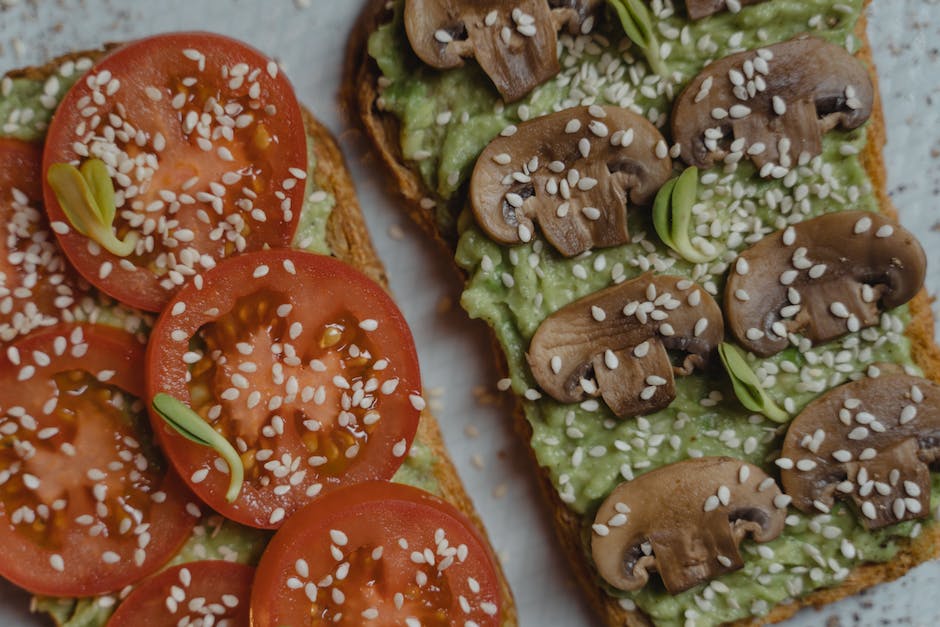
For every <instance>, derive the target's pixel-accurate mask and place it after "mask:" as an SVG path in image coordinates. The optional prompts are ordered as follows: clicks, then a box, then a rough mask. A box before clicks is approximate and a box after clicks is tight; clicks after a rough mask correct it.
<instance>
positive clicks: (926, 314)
mask: <svg viewBox="0 0 940 627" xmlns="http://www.w3.org/2000/svg"><path fill="white" fill-rule="evenodd" d="M870 2H871V0H865V8H866V9H867V7H868V5H869V4H870ZM386 4H387V3H386V1H385V0H369V2H368V3H367V4H366V6H365V8H364V10H363V12H362V14H361V15H360V17H359V20H358V22H357V24H356V26H355V29H354V30H353V33H352V35H351V37H350V39H349V42H348V45H347V54H346V66H345V69H344V71H345V77H346V78H345V81H344V83H345V89H344V94H343V96H344V99H345V100H346V101H347V102H348V103H349V106H350V111H352V112H355V114H356V115H357V116H358V118H357V119H356V120H354V122H355V123H357V124H358V125H359V126H360V127H361V128H362V129H363V131H364V132H365V133H366V135H367V136H368V137H369V138H370V140H371V142H372V144H373V147H374V148H375V150H376V152H377V153H378V156H379V158H380V159H381V160H382V162H384V163H385V165H386V166H387V177H386V182H387V186H388V188H389V190H390V192H391V193H392V194H393V195H397V196H401V197H402V198H403V199H404V201H405V204H404V206H403V208H404V210H405V211H406V212H407V214H408V215H409V217H410V218H411V219H412V220H413V221H414V222H416V223H417V224H418V225H419V226H420V227H421V228H422V229H423V230H424V231H425V233H427V234H428V236H430V237H431V238H433V239H434V240H435V241H436V242H438V243H439V244H440V245H441V246H443V247H444V248H445V250H446V251H447V254H449V255H450V256H451V258H452V257H453V247H454V245H455V242H453V241H450V240H449V239H448V238H447V237H446V236H445V235H443V234H441V233H439V232H438V231H437V229H436V228H435V221H434V217H433V215H432V214H431V212H430V211H429V210H428V209H426V208H424V207H422V200H424V199H425V198H426V197H430V196H432V192H431V191H430V190H428V189H427V187H426V186H425V185H424V183H423V181H422V179H421V177H420V175H419V174H418V173H417V171H416V170H415V169H413V168H412V167H410V166H409V165H408V163H407V162H406V161H405V160H404V158H403V157H402V153H401V148H400V142H399V141H398V138H399V132H400V131H399V126H398V122H397V120H395V119H394V118H393V116H390V115H386V114H383V113H382V112H380V111H379V110H378V109H377V108H376V107H375V101H376V99H377V98H378V87H377V79H378V76H379V75H378V68H377V66H376V64H375V62H374V61H373V60H372V59H370V58H369V56H368V52H367V49H366V44H367V41H368V37H369V35H370V34H371V33H372V31H374V30H375V28H376V27H377V26H378V25H379V24H381V23H382V21H383V18H384V16H385V15H386ZM866 27H867V16H866V12H865V11H864V10H863V13H862V17H861V19H860V20H859V23H858V25H857V29H856V33H855V34H856V36H857V37H858V39H859V40H860V41H861V42H862V47H861V49H860V50H859V51H858V53H857V55H858V56H859V58H861V59H862V60H863V61H865V62H866V64H867V65H868V66H869V68H870V74H871V77H872V81H873V83H874V86H875V98H876V99H875V105H874V108H873V111H872V116H871V119H870V121H869V123H868V126H867V133H868V139H867V142H866V144H865V149H864V151H863V152H862V154H861V156H860V158H861V162H862V165H863V167H864V168H865V170H866V172H867V174H868V176H869V178H870V180H871V183H872V188H873V193H874V194H875V197H876V198H877V200H878V204H879V207H880V209H881V211H882V212H883V213H884V214H886V215H888V216H890V217H892V218H894V219H897V217H898V212H897V209H896V207H895V206H894V204H893V203H892V202H891V199H890V197H889V196H888V191H887V187H886V183H887V176H886V171H885V166H884V159H883V154H882V149H883V147H884V144H885V136H886V129H885V122H884V110H883V108H882V101H881V95H880V92H879V91H878V76H877V72H876V68H875V65H874V62H873V57H872V49H871V45H870V43H869V40H868V36H867V32H866ZM461 274H462V276H464V277H465V276H466V275H465V274H464V273H462V272H461ZM930 303H931V298H930V297H929V296H928V295H927V292H926V290H925V289H922V290H921V291H920V292H919V293H918V294H917V295H916V296H915V297H914V299H913V300H912V301H911V302H910V312H911V323H910V325H909V326H908V328H907V330H906V335H907V337H908V338H909V339H910V340H911V347H912V355H913V358H914V361H915V363H917V365H918V366H920V367H921V368H922V369H923V370H924V374H925V376H926V377H927V378H929V379H932V380H934V381H937V382H940V348H938V347H937V345H936V343H935V342H934V339H933V338H934V320H933V314H932V312H931V308H930ZM492 340H493V345H494V349H495V350H494V353H495V357H496V360H497V367H498V369H499V371H500V372H501V373H502V374H503V375H505V374H506V373H507V366H506V362H505V358H504V356H503V353H502V350H501V349H500V347H499V345H498V343H497V342H496V338H495V336H493V337H492ZM514 405H515V407H514V409H513V424H514V427H515V430H516V432H517V433H518V434H519V436H520V437H522V438H523V439H524V442H525V448H526V450H527V451H528V453H529V458H530V460H531V462H532V464H533V467H534V470H535V472H536V474H537V476H538V479H539V485H540V487H541V490H542V493H543V495H544V497H545V499H546V501H547V503H548V505H549V508H550V510H551V516H552V518H553V519H554V521H555V531H556V535H557V537H558V540H559V542H560V543H561V546H562V548H563V550H564V552H565V555H566V557H567V558H568V562H569V563H570V565H571V566H572V569H573V571H572V572H573V574H574V575H575V578H576V579H577V581H578V583H579V584H580V585H581V587H582V589H583V591H584V592H585V595H586V597H587V599H588V601H589V603H590V605H591V607H592V609H593V610H594V611H595V613H596V614H597V615H598V616H599V617H600V618H601V619H602V620H603V621H604V624H606V625H610V626H617V625H627V626H629V627H634V626H641V625H651V624H652V623H651V622H650V619H649V618H648V617H647V616H646V615H645V614H644V613H643V612H642V611H640V610H638V609H637V610H625V609H623V608H622V607H620V605H619V603H618V601H617V599H615V598H613V597H611V596H610V595H608V594H607V593H606V592H604V589H603V588H602V587H601V585H600V584H599V580H598V579H597V577H596V575H595V573H594V571H593V569H591V567H590V564H589V563H588V560H586V559H585V556H584V552H583V549H582V545H581V539H580V534H581V523H580V516H579V515H577V514H575V513H574V512H572V511H571V510H570V509H569V508H568V506H567V505H566V504H565V503H564V502H563V501H562V500H561V498H560V497H559V495H558V492H557V490H555V488H554V486H553V485H552V482H551V478H550V477H549V475H548V473H547V472H545V471H544V469H543V468H542V467H541V466H540V465H539V464H538V460H537V459H536V457H535V452H534V451H533V450H532V447H531V446H530V442H531V434H532V430H531V427H530V425H529V423H528V421H527V420H526V418H525V415H524V413H523V409H522V404H521V403H520V402H519V401H518V399H517V398H515V397H514ZM938 545H940V524H934V525H930V526H928V527H926V528H925V529H924V530H923V531H922V533H921V535H920V536H918V537H917V538H914V539H911V540H910V541H908V542H907V543H906V546H904V547H903V548H902V549H901V550H900V551H899V552H898V554H897V555H896V556H895V557H894V558H893V559H892V560H891V561H889V562H884V563H867V564H861V565H858V566H856V567H855V568H853V569H852V571H851V572H850V574H849V576H848V577H847V578H846V579H845V580H844V581H843V582H842V583H841V584H840V585H838V586H834V587H830V588H822V589H820V590H816V591H814V592H812V593H810V594H808V595H806V596H804V597H801V598H799V599H796V600H795V601H792V602H789V603H781V604H778V605H776V606H774V607H773V608H772V609H771V611H770V613H769V614H767V615H765V616H762V617H755V618H749V619H742V620H739V621H735V622H733V623H730V624H731V625H734V626H735V627H744V626H747V625H760V624H766V623H777V622H780V621H783V620H786V619H787V618H790V617H791V616H793V615H794V614H795V613H796V612H797V611H799V610H800V609H802V608H803V607H807V606H813V607H816V608H817V609H818V608H820V607H822V606H824V605H827V604H829V603H832V602H834V601H837V600H839V599H842V598H845V597H848V596H851V595H853V594H856V593H857V592H859V591H861V590H863V589H866V588H869V587H871V586H874V585H876V584H878V583H882V582H886V581H891V580H894V579H897V578H898V577H901V576H902V575H904V574H905V573H907V572H908V571H909V570H910V569H912V568H913V567H915V566H917V565H918V564H921V563H923V562H926V561H928V560H930V559H933V558H934V557H936V556H937V553H938V551H937V547H938Z"/></svg>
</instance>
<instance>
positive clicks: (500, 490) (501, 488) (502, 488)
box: [493, 483, 509, 499]
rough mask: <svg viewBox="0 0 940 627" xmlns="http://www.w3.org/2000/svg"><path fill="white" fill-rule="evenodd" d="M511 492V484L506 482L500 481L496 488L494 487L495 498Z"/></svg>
mask: <svg viewBox="0 0 940 627" xmlns="http://www.w3.org/2000/svg"><path fill="white" fill-rule="evenodd" d="M508 492H509V486H508V485H506V484H505V483H500V484H499V485H497V486H496V487H495V488H493V498H494V499H501V498H503V497H504V496H506V494H507V493H508Z"/></svg>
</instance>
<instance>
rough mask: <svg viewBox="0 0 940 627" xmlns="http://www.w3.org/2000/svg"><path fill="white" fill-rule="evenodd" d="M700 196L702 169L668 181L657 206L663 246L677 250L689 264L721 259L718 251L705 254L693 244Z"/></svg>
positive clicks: (656, 223) (655, 224) (656, 225)
mask: <svg viewBox="0 0 940 627" xmlns="http://www.w3.org/2000/svg"><path fill="white" fill-rule="evenodd" d="M697 194H698V168H696V167H695V166H692V167H690V168H686V169H685V170H683V171H682V174H680V175H679V177H678V178H675V179H672V180H670V181H668V182H667V183H666V184H665V185H663V186H662V187H661V188H660V189H659V192H658V193H657V194H656V201H655V202H654V203H653V228H655V229H656V234H657V235H659V239H661V240H662V241H663V244H665V245H666V246H668V247H669V248H671V249H673V250H674V251H676V252H677V253H679V255H680V256H681V257H682V258H683V259H685V260H686V261H690V262H692V263H708V262H709V261H712V260H713V259H715V257H717V256H718V253H717V251H716V252H715V253H713V254H711V255H708V254H705V253H704V252H702V251H701V250H699V249H698V248H696V247H695V245H693V244H692V240H691V239H690V238H689V227H690V226H691V224H692V207H693V206H694V205H695V198H696V196H697Z"/></svg>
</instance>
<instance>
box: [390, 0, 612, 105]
mask: <svg viewBox="0 0 940 627" xmlns="http://www.w3.org/2000/svg"><path fill="white" fill-rule="evenodd" d="M600 4H601V2H600V0H554V1H551V2H546V0H516V1H515V2H513V3H511V4H509V3H506V2H504V1H503V0H405V32H406V34H407V35H408V41H409V42H411V47H412V48H413V49H414V52H415V54H416V55H417V56H418V58H420V59H421V60H422V61H424V62H425V63H427V64H428V65H430V66H432V67H435V68H438V69H442V70H443V69H449V68H454V67H458V66H460V65H463V59H464V58H465V57H475V58H476V60H477V63H479V64H480V67H482V68H483V71H484V72H486V74H487V75H488V76H489V77H490V79H491V80H492V81H493V83H494V84H495V85H496V88H497V89H498V90H499V93H500V94H501V95H502V96H503V98H504V99H505V100H506V102H513V101H515V100H519V99H520V98H522V97H523V96H525V95H526V94H528V93H529V92H530V91H532V90H533V89H534V88H536V87H537V86H539V85H541V84H542V83H544V82H545V81H547V80H548V79H550V78H551V77H553V76H555V75H556V74H557V73H558V72H559V71H560V69H561V68H560V66H559V65H558V53H557V44H558V36H557V33H558V30H559V29H560V28H562V27H563V26H567V27H568V29H569V30H570V31H572V32H579V30H580V27H581V25H582V24H583V23H584V22H585V21H586V20H587V19H588V18H589V17H590V16H591V15H593V14H594V13H595V12H596V11H597V9H598V7H599V6H600Z"/></svg>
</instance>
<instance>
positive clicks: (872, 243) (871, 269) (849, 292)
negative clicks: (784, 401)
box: [724, 211, 927, 357]
mask: <svg viewBox="0 0 940 627" xmlns="http://www.w3.org/2000/svg"><path fill="white" fill-rule="evenodd" d="M926 268H927V260H926V257H925V256H924V250H923V249H922V248H921V246H920V244H919V243H918V242H917V239H916V238H915V237H914V236H913V235H912V234H911V233H910V232H909V231H908V230H907V229H904V228H903V227H901V226H899V225H898V224H897V223H896V222H893V221H892V220H890V219H888V218H886V217H885V216H882V215H880V214H877V213H869V212H867V211H845V212H842V213H832V214H827V215H823V216H820V217H818V218H813V219H812V220H807V221H806V222H802V223H800V224H797V225H795V226H789V227H787V228H786V229H784V230H782V231H777V232H776V233H772V234H771V235H768V236H766V237H764V238H763V239H761V240H760V241H759V242H757V243H756V244H755V245H753V246H751V247H750V248H748V249H747V250H745V251H743V252H741V254H740V255H738V259H737V261H736V262H735V263H734V264H733V266H732V269H731V271H730V273H729V276H728V281H727V283H726V284H725V297H724V304H725V308H724V311H725V316H726V319H727V322H728V328H729V330H730V331H731V334H732V335H733V336H734V337H735V338H736V339H737V341H738V342H739V343H740V344H741V345H742V346H743V347H744V348H746V349H747V350H749V351H751V352H753V353H755V354H757V355H760V356H761V357H768V356H770V355H774V354H776V353H778V352H780V351H781V350H783V349H784V348H786V347H787V345H788V343H789V340H788V336H789V334H791V333H795V334H799V335H802V336H804V337H806V338H808V339H809V340H810V341H811V342H813V344H818V343H822V342H827V341H829V340H833V339H835V338H837V337H840V336H842V335H844V334H846V333H849V332H854V331H858V330H859V329H862V328H865V327H868V326H872V325H874V324H877V323H878V320H879V312H880V311H881V310H883V309H890V308H892V307H897V306H899V305H902V304H904V303H906V302H907V301H908V300H910V299H911V298H912V297H913V296H914V294H916V293H917V291H918V290H920V288H921V286H922V285H923V283H924V276H925V274H926Z"/></svg>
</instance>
